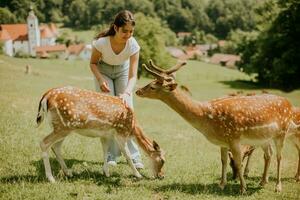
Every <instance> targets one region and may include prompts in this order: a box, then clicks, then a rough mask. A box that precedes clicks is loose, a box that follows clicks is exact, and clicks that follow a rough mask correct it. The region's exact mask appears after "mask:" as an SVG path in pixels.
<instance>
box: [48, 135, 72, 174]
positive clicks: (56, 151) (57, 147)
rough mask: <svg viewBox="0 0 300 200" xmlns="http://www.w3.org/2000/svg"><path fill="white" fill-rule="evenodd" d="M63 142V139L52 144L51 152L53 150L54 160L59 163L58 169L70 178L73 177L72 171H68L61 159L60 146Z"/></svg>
mask: <svg viewBox="0 0 300 200" xmlns="http://www.w3.org/2000/svg"><path fill="white" fill-rule="evenodd" d="M63 141H64V138H63V139H61V140H60V141H58V142H56V143H55V144H53V146H52V150H53V152H54V154H55V156H56V159H57V161H58V162H59V164H60V167H61V169H62V170H63V172H64V174H65V175H66V176H69V177H72V176H73V174H72V171H71V170H70V169H68V167H67V165H66V163H65V161H64V159H63V157H62V156H61V146H62V143H63Z"/></svg>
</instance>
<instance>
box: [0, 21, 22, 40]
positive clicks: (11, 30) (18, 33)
mask: <svg viewBox="0 0 300 200" xmlns="http://www.w3.org/2000/svg"><path fill="white" fill-rule="evenodd" d="M0 30H1V31H3V30H5V31H7V33H8V35H9V36H10V39H12V40H24V39H25V40H27V24H1V25H0Z"/></svg>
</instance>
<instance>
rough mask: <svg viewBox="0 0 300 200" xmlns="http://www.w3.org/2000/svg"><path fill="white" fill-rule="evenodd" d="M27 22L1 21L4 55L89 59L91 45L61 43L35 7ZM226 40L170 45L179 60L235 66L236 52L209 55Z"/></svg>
mask: <svg viewBox="0 0 300 200" xmlns="http://www.w3.org/2000/svg"><path fill="white" fill-rule="evenodd" d="M26 21H27V24H0V42H1V43H2V44H3V45H2V48H3V52H4V54H6V55H8V56H11V57H23V56H24V55H25V57H26V56H30V57H34V58H41V59H49V58H56V59H65V60H74V59H81V60H89V59H90V56H91V50H92V46H91V44H85V43H78V44H69V45H66V44H64V43H58V42H57V39H58V37H59V35H60V34H61V32H60V29H59V27H58V26H57V25H56V24H54V23H50V24H39V21H38V18H37V17H36V15H35V13H34V11H33V10H31V11H30V12H29V13H28V17H27V19H26ZM190 35H191V32H178V33H177V34H176V36H177V38H178V40H184V39H185V37H189V36H190ZM225 43H226V41H225V40H219V41H218V42H217V43H216V44H194V43H192V44H189V45H186V46H179V47H178V46H168V47H167V51H168V52H169V53H170V55H171V56H172V57H174V58H176V59H179V60H193V59H194V60H201V61H204V62H208V63H212V64H216V65H221V66H226V67H228V68H233V69H235V68H236V67H235V66H236V62H238V61H239V60H240V56H238V55H233V54H222V53H214V54H213V55H211V56H209V55H208V52H209V51H210V50H213V49H216V48H218V47H222V46H224V44H225Z"/></svg>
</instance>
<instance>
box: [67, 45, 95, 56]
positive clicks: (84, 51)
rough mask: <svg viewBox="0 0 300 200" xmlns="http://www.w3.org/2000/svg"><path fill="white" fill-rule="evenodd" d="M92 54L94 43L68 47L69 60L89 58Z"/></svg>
mask: <svg viewBox="0 0 300 200" xmlns="http://www.w3.org/2000/svg"><path fill="white" fill-rule="evenodd" d="M91 54H92V45H90V44H88V45H85V44H74V45H70V46H69V47H68V57H67V59H69V60H74V59H82V60H89V59H90V58H91Z"/></svg>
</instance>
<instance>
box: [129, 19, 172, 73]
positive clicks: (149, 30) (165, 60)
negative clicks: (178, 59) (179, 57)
mask: <svg viewBox="0 0 300 200" xmlns="http://www.w3.org/2000/svg"><path fill="white" fill-rule="evenodd" d="M135 19H136V24H137V25H136V27H135V32H134V35H135V37H136V38H137V41H138V43H139V44H140V46H141V53H140V63H147V62H148V60H149V59H152V60H153V61H154V62H155V63H157V64H158V65H160V66H162V67H167V66H169V65H170V63H172V62H173V60H172V58H171V56H170V55H169V54H168V53H167V51H166V46H165V44H166V43H167V40H168V39H167V38H169V37H174V38H175V34H174V33H173V34H172V32H171V31H170V30H169V29H168V28H167V27H163V25H162V22H161V20H160V19H159V18H152V17H147V16H145V15H144V14H142V13H137V14H136V15H135ZM140 69H141V68H140Z"/></svg>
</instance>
